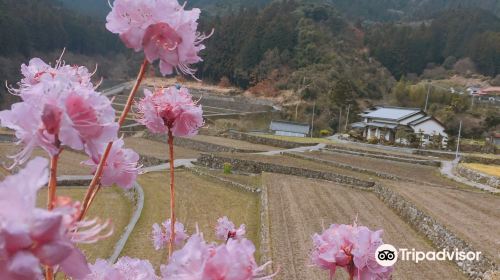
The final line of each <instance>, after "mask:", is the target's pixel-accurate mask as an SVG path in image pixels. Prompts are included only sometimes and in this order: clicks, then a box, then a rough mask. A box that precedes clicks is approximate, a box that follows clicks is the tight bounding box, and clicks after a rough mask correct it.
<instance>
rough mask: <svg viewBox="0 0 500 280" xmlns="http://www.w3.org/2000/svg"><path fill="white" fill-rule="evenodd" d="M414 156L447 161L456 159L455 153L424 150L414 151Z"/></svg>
mask: <svg viewBox="0 0 500 280" xmlns="http://www.w3.org/2000/svg"><path fill="white" fill-rule="evenodd" d="M413 154H415V155H421V156H431V157H438V158H445V159H454V158H455V154H454V153H446V152H442V151H433V150H423V149H417V150H413Z"/></svg>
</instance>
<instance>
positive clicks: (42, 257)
mask: <svg viewBox="0 0 500 280" xmlns="http://www.w3.org/2000/svg"><path fill="white" fill-rule="evenodd" d="M47 163H48V162H47V160H46V159H43V158H35V159H33V160H32V161H30V162H29V163H28V164H27V165H26V168H25V169H23V170H21V171H20V172H19V173H18V174H16V175H12V176H9V177H7V178H6V179H5V180H4V181H3V182H2V183H0V245H1V246H0V256H1V258H0V274H1V275H2V276H3V277H4V278H2V279H41V278H42V274H41V273H42V271H41V269H40V266H41V265H48V266H59V267H60V269H61V270H62V271H64V272H65V273H66V274H67V275H68V276H71V277H75V278H82V277H84V276H85V275H86V274H88V273H89V272H90V270H89V269H88V266H87V262H86V260H85V257H84V256H83V254H82V253H81V252H80V251H79V250H78V249H77V248H76V247H75V246H74V244H73V242H72V240H71V235H70V234H69V232H70V230H71V229H70V228H68V227H67V225H66V223H65V221H66V220H67V219H66V216H65V215H63V214H61V213H59V212H58V211H56V210H55V211H52V212H49V211H47V210H44V209H39V208H36V207H35V203H36V194H37V192H38V190H39V189H40V188H41V187H42V186H44V185H45V184H46V183H47V178H48V172H47Z"/></svg>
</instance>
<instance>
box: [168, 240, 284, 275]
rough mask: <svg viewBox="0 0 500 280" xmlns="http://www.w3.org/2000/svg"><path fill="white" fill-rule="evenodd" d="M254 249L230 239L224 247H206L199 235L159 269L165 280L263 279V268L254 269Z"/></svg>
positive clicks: (250, 245) (251, 244) (246, 241)
mask: <svg viewBox="0 0 500 280" xmlns="http://www.w3.org/2000/svg"><path fill="white" fill-rule="evenodd" d="M254 253H255V246H254V245H253V243H252V242H251V241H249V240H248V239H241V240H235V239H230V240H228V242H227V243H226V244H222V245H218V246H217V245H216V244H208V243H207V242H206V241H205V240H204V239H203V236H202V235H201V234H195V235H193V236H191V237H190V238H189V239H188V241H187V243H186V245H184V247H183V248H182V249H181V250H178V251H176V252H174V254H173V255H172V257H171V258H170V262H169V264H168V265H166V266H162V267H161V273H162V277H163V278H162V279H164V280H174V279H175V280H213V279H221V280H250V279H271V278H272V277H273V276H274V275H273V276H262V274H263V271H264V269H265V267H266V265H267V264H266V265H263V266H260V267H259V266H257V264H256V262H255V259H254Z"/></svg>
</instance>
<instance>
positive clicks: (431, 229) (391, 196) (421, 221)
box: [373, 184, 500, 279]
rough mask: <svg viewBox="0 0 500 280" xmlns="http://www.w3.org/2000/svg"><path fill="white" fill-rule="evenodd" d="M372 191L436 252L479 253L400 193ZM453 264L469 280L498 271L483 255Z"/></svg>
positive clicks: (382, 189) (385, 190)
mask: <svg viewBox="0 0 500 280" xmlns="http://www.w3.org/2000/svg"><path fill="white" fill-rule="evenodd" d="M373 191H374V193H375V194H376V195H377V196H378V198H379V199H381V200H382V201H383V202H384V203H385V204H386V205H388V206H389V207H390V208H392V209H393V210H394V211H396V213H398V215H399V216H401V217H402V218H403V219H404V220H405V221H406V222H407V223H409V224H410V225H411V226H412V227H413V228H415V229H416V230H417V231H418V232H419V233H421V234H423V235H424V236H425V237H427V238H428V239H429V240H430V241H431V242H432V243H433V245H434V247H435V248H436V249H438V250H443V249H447V250H449V251H453V250H455V249H458V250H459V251H465V252H469V251H473V252H476V251H478V250H476V249H474V248H473V247H472V246H471V245H470V244H468V243H467V242H465V241H464V240H462V239H460V238H459V237H458V236H457V235H455V234H454V233H453V232H451V231H450V230H449V229H447V228H446V227H445V226H444V225H442V224H440V223H439V222H438V221H436V220H435V219H434V218H432V217H431V216H429V215H427V214H426V213H424V212H423V211H421V210H420V209H418V208H417V207H416V206H415V205H413V204H412V203H411V202H409V201H408V200H406V199H405V198H404V197H403V196H401V195H400V194H398V193H396V192H394V191H392V190H391V189H389V188H387V187H384V186H382V185H379V184H376V185H375V186H374V187H373ZM454 262H455V264H456V265H458V267H459V268H460V269H461V270H462V272H463V273H465V274H466V275H468V276H469V278H471V279H484V278H485V276H486V275H487V274H489V273H491V271H496V270H498V269H500V267H499V266H498V265H496V264H495V263H494V262H493V261H492V260H491V259H490V258H489V257H487V256H485V255H481V257H480V259H479V261H467V260H466V261H454Z"/></svg>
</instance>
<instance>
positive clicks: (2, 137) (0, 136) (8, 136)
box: [0, 134, 17, 142]
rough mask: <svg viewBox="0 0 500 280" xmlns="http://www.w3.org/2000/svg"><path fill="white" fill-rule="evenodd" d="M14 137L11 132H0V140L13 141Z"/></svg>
mask: <svg viewBox="0 0 500 280" xmlns="http://www.w3.org/2000/svg"><path fill="white" fill-rule="evenodd" d="M16 139H17V138H16V136H15V135H13V134H0V142H15V141H16Z"/></svg>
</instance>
